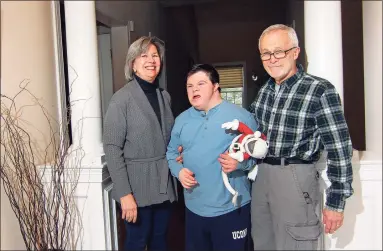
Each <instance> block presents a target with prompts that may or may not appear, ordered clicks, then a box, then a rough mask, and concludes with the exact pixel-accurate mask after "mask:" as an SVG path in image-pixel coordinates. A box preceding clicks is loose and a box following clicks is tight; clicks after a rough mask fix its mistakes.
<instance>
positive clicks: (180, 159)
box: [176, 146, 184, 164]
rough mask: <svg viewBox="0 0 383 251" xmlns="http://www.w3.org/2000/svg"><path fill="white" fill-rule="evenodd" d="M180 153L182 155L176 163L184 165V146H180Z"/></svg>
mask: <svg viewBox="0 0 383 251" xmlns="http://www.w3.org/2000/svg"><path fill="white" fill-rule="evenodd" d="M177 150H178V152H179V153H180V155H179V156H178V157H177V158H176V161H177V162H178V163H179V164H183V162H184V157H183V156H182V151H183V150H184V149H183V147H182V146H179V147H178V148H177Z"/></svg>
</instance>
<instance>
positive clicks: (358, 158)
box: [325, 1, 382, 250]
mask: <svg viewBox="0 0 383 251" xmlns="http://www.w3.org/2000/svg"><path fill="white" fill-rule="evenodd" d="M362 4H363V46H364V48H363V49H364V78H365V81H364V88H365V113H366V145H367V150H366V151H364V152H354V158H353V170H354V181H353V188H354V190H355V193H354V195H353V196H352V197H351V198H350V199H349V200H348V201H347V204H346V209H345V219H344V226H343V227H342V228H340V229H339V231H337V232H336V233H335V234H333V235H327V236H326V237H325V247H326V249H331V250H335V249H345V250H382V2H381V1H363V3H362Z"/></svg>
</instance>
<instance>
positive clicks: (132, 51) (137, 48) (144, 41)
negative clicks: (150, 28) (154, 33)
mask: <svg viewBox="0 0 383 251" xmlns="http://www.w3.org/2000/svg"><path fill="white" fill-rule="evenodd" d="M151 44H152V45H154V46H155V47H156V48H157V51H158V54H159V56H160V60H161V69H162V63H163V60H164V54H165V46H164V42H163V41H162V40H161V39H159V38H157V37H147V36H143V37H140V38H139V39H137V40H136V41H134V42H133V43H132V44H131V45H130V46H129V49H128V53H127V54H126V60H125V68H124V70H125V78H126V80H127V81H130V80H132V79H133V62H134V60H135V59H136V58H137V57H139V56H141V54H142V53H145V52H146V51H147V50H148V48H149V45H151ZM160 74H161V70H160Z"/></svg>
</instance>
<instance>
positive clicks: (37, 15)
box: [0, 1, 57, 250]
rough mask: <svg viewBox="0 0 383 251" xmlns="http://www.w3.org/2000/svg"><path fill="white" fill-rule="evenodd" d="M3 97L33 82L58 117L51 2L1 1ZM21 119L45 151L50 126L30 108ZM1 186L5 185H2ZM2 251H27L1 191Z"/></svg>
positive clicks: (28, 101) (33, 88)
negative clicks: (21, 83) (46, 133)
mask: <svg viewBox="0 0 383 251" xmlns="http://www.w3.org/2000/svg"><path fill="white" fill-rule="evenodd" d="M1 62H2V64H1V93H2V94H6V95H9V96H13V95H15V94H16V92H18V91H19V90H20V89H19V83H20V82H21V81H23V80H24V79H30V84H29V85H28V88H29V90H30V91H31V92H32V93H33V94H35V95H36V96H37V97H38V98H40V101H41V102H42V103H43V104H44V106H45V108H46V109H47V110H48V112H49V113H50V114H52V115H53V116H55V114H56V112H57V110H56V109H57V106H56V102H57V100H56V89H55V88H56V85H55V75H54V54H53V40H52V19H51V9H50V2H48V1H1ZM32 103H33V102H32V100H31V98H30V97H28V96H26V95H23V96H22V97H20V99H18V103H17V105H18V106H19V107H20V106H22V105H26V104H32ZM22 119H24V120H25V121H28V122H30V125H29V127H28V129H27V130H28V131H29V133H30V134H31V135H32V137H33V138H36V141H35V142H36V143H38V144H39V145H40V148H41V147H45V145H44V144H45V142H44V136H46V135H44V132H48V131H49V130H48V128H49V127H48V125H47V123H46V120H45V119H44V117H43V114H42V113H41V112H39V111H38V109H37V110H36V107H29V108H27V109H26V110H25V111H24V113H23V114H22ZM1 185H2V184H1ZM0 249H1V250H15V249H17V250H25V245H24V242H23V240H22V237H21V233H20V230H19V225H18V222H17V219H16V217H15V215H14V213H13V211H12V210H11V207H10V204H9V201H8V198H7V197H6V195H5V193H4V191H3V187H1V248H0Z"/></svg>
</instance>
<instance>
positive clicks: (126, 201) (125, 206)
mask: <svg viewBox="0 0 383 251" xmlns="http://www.w3.org/2000/svg"><path fill="white" fill-rule="evenodd" d="M120 201H121V210H122V219H124V220H126V221H127V222H132V223H135V222H136V221H137V203H136V200H135V199H134V196H133V194H131V193H130V194H128V195H125V196H124V197H121V199H120Z"/></svg>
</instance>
